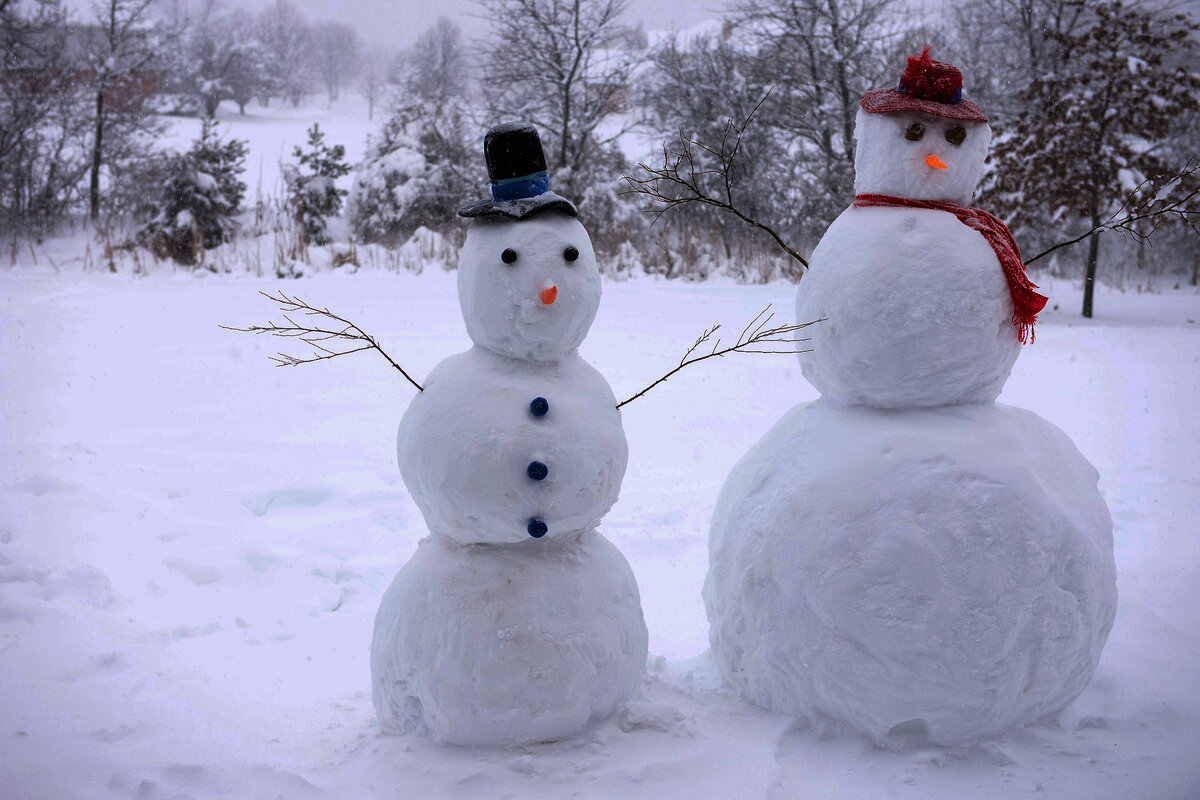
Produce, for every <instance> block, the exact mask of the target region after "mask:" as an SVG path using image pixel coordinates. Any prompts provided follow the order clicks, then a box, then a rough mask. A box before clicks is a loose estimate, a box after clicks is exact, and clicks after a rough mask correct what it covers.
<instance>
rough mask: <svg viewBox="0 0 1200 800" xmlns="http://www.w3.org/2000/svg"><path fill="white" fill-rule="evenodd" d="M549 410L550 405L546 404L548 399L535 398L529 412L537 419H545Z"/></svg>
mask: <svg viewBox="0 0 1200 800" xmlns="http://www.w3.org/2000/svg"><path fill="white" fill-rule="evenodd" d="M549 410H550V404H549V403H548V402H546V398H544V397H535V398H533V402H531V403H530V404H529V411H530V412H531V413H532V414H533V415H534V416H535V417H544V416H546V412H547V411H549Z"/></svg>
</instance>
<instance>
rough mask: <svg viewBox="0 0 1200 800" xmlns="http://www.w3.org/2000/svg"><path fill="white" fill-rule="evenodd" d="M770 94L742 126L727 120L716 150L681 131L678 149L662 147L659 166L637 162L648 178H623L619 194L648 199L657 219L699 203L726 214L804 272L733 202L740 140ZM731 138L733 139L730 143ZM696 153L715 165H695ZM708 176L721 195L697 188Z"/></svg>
mask: <svg viewBox="0 0 1200 800" xmlns="http://www.w3.org/2000/svg"><path fill="white" fill-rule="evenodd" d="M770 94H771V89H768V90H767V91H766V93H765V94H764V95H763V96H762V99H760V100H759V101H758V103H756V104H755V106H754V108H752V109H751V110H750V113H749V114H747V115H746V119H744V120H743V121H742V122H741V124H735V123H734V121H733V119H732V118H730V119H728V120H726V122H725V131H724V133H723V134H722V135H721V144H720V146H719V147H718V146H710V145H706V144H703V143H701V142H698V141H696V140H694V139H689V138H688V137H687V135H686V134H684V132H683V131H682V130H680V131H679V148H678V149H675V150H673V149H671V148H669V147H668V146H667V145H666V144H665V143H664V144H663V165H662V166H661V167H648V166H646V165H645V164H642V163H639V164H638V166H639V167H641V168H642V169H643V170H644V171H645V172H646V173H648V175H649V177H645V178H635V177H633V176H630V175H626V176H625V177H624V180H625V182H626V183H628V184H629V189H627V190H626V191H624V192H622V194H640V195H642V196H644V197H646V198H648V199H649V200H650V201H651V204H652V205H651V207H650V208H648V209H647V210H648V211H650V212H651V213H653V214H654V215H655V217H656V218H657V217H661V216H662V215H663V214H665V213H666V212H667V211H669V210H670V209H672V208H675V207H677V206H683V205H687V204H689V203H700V204H702V205H708V206H712V207H713V208H719V209H721V210H723V211H728V212H729V213H731V214H733V215H734V216H735V217H737V218H738V219H740V220H742V221H743V222H746V223H749V224H750V225H752V226H754V227H755V228H758V229H759V230H761V231H763V232H765V233H766V234H767V235H769V236H770V237H771V238H772V239H774V240H775V244H777V245H779V247H780V249H782V250H783V251H784V252H785V253H787V254H788V255H789V256H791V257H792V258H794V259H796V260H797V261H799V262H800V264H801V265H802V266H803V267H804V268H805V269H807V268H808V261H806V260H805V258H804V256H802V255H800V253H798V252H797V251H796V250H795V249H794V248H792V247H791V246H789V245H788V243H787V242H785V241H784V240H783V237H782V236H780V235H779V232H778V231H776V230H775V229H774V228H772V227H771V226H769V225H767V224H766V223H764V222H762V221H761V220H759V219H756V218H754V217H752V216H751V215H749V214H747V213H746V212H745V211H743V210H742V209H741V208H738V206H737V203H736V202H735V201H734V199H733V183H734V181H733V168H734V162H735V160H736V159H737V155H738V151H739V149H740V148H741V144H742V137H743V136H745V134H746V129H747V128H749V127H750V124H751V123H752V122H753V121H754V117H755V115H756V114H757V113H758V111H759V109H760V108H762V105H763V103H765V102H766V101H767V98H768V97H769V96H770ZM730 137H732V141H731V139H730ZM697 150H699V151H702V152H703V153H705V154H708V155H710V156H712V157H714V158H716V160H717V165H716V166H714V167H711V168H705V167H703V166H701V165H699V164H697ZM701 158H703V156H701ZM709 175H712V176H716V177H717V178H718V179H719V181H720V184H721V190H720V196H717V195H713V194H709V192H708V191H707V189H705V188H704V187H703V186H701V185H700V179H701V178H702V177H704V176H709ZM669 189H674V190H675V192H679V193H678V194H676V193H674V192H670V191H669Z"/></svg>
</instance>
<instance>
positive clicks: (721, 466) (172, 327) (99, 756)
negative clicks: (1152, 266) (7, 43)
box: [0, 266, 1200, 800]
mask: <svg viewBox="0 0 1200 800" xmlns="http://www.w3.org/2000/svg"><path fill="white" fill-rule="evenodd" d="M275 288H278V285H277V283H276V282H275V281H264V280H258V279H252V278H248V277H239V276H227V277H221V278H214V277H211V276H210V277H203V276H201V277H192V276H191V275H186V274H183V273H177V274H174V275H155V276H152V277H150V278H147V279H134V278H131V277H129V276H128V275H126V274H121V275H115V276H110V275H99V274H87V275H81V274H78V273H77V272H74V271H71V272H70V273H69V274H68V273H67V272H64V273H63V274H54V273H52V272H50V271H49V270H48V269H47V268H46V267H45V266H42V267H39V268H33V267H22V268H17V269H6V270H4V271H2V272H0V315H2V318H3V324H2V326H0V385H3V386H4V394H3V402H2V404H0V437H2V438H0V452H3V453H4V456H3V458H2V459H0V676H3V680H0V787H3V790H0V796H3V797H5V798H76V797H78V798H123V797H137V798H148V799H153V798H172V797H194V798H208V797H246V798H265V797H276V796H278V797H285V798H305V797H345V798H371V797H396V798H418V797H421V798H425V797H438V798H440V797H487V798H498V797H519V798H522V800H529V799H531V798H561V797H568V796H577V797H595V798H614V797H647V798H655V800H670V799H671V798H720V797H731V796H738V797H779V798H801V797H814V798H831V797H847V798H851V797H853V798H863V797H871V798H875V797H911V798H961V797H967V796H969V797H972V798H1001V797H1003V798H1007V797H1022V796H1026V795H1034V794H1037V795H1038V796H1039V797H1053V798H1059V797H1062V798H1068V797H1070V798H1075V797H1089V798H1131V797H1155V798H1166V799H1167V800H1170V799H1172V798H1178V799H1182V798H1188V797H1196V796H1197V795H1198V794H1200V766H1198V764H1200V760H1197V759H1196V757H1195V756H1196V753H1197V752H1200V595H1198V593H1197V592H1196V587H1197V586H1198V585H1200V543H1198V542H1197V536H1196V534H1197V532H1198V531H1197V520H1198V519H1200V464H1198V463H1197V459H1196V453H1197V452H1200V413H1198V412H1197V406H1196V400H1197V398H1198V397H1200V296H1197V295H1179V296H1122V295H1115V294H1109V293H1102V294H1101V295H1100V297H1099V298H1098V301H1097V307H1098V309H1099V310H1100V313H1101V317H1100V319H1098V320H1096V321H1094V322H1084V321H1082V320H1080V319H1079V318H1077V317H1076V316H1075V313H1076V307H1077V303H1078V296H1077V295H1078V292H1077V289H1076V288H1075V287H1071V286H1067V285H1059V286H1054V287H1051V288H1052V295H1053V300H1052V301H1053V302H1061V303H1062V304H1063V305H1064V307H1065V308H1064V309H1063V310H1061V311H1054V310H1051V311H1048V312H1047V313H1046V314H1045V315H1044V317H1043V321H1042V322H1041V323H1039V327H1038V338H1037V343H1036V344H1035V345H1033V346H1032V347H1030V348H1027V350H1026V352H1025V353H1024V354H1023V355H1022V358H1021V359H1020V360H1019V361H1018V362H1017V365H1016V368H1015V369H1014V371H1013V376H1012V378H1011V380H1010V381H1009V383H1008V388H1007V390H1006V392H1005V394H1004V395H1003V396H1002V397H1001V400H1002V401H1003V402H1005V403H1009V404H1012V405H1018V406H1024V407H1027V408H1030V409H1032V410H1034V411H1036V412H1037V413H1039V414H1041V415H1042V416H1044V417H1046V418H1047V419H1049V420H1050V421H1051V422H1053V423H1054V424H1056V425H1058V426H1060V427H1062V428H1063V429H1064V430H1065V431H1066V432H1067V434H1068V435H1070V436H1071V438H1072V439H1073V440H1074V441H1075V443H1076V444H1077V445H1078V446H1079V448H1080V450H1082V451H1083V453H1084V454H1085V455H1087V456H1088V457H1089V458H1090V459H1091V460H1092V461H1093V463H1095V464H1096V466H1097V467H1098V468H1099V469H1100V471H1101V474H1102V476H1103V478H1102V481H1101V488H1102V489H1103V491H1104V493H1105V497H1106V499H1107V501H1108V503H1109V506H1110V507H1111V509H1112V512H1113V516H1114V519H1115V524H1116V541H1117V553H1116V554H1117V568H1118V580H1119V588H1120V592H1121V600H1120V608H1119V612H1118V617H1117V622H1116V625H1115V627H1114V630H1113V633H1112V637H1111V639H1110V641H1109V644H1108V647H1107V649H1106V650H1105V653H1104V657H1103V659H1102V661H1101V664H1100V668H1099V671H1098V673H1097V677H1096V679H1095V681H1094V682H1093V685H1092V686H1091V687H1090V688H1089V689H1088V690H1087V691H1086V692H1085V693H1084V694H1083V696H1082V697H1081V698H1080V699H1079V700H1078V701H1077V702H1076V703H1075V704H1074V705H1072V706H1071V707H1070V708H1068V710H1067V711H1066V712H1065V713H1064V714H1063V716H1062V718H1061V719H1060V720H1059V721H1058V722H1057V723H1052V724H1043V725H1038V726H1034V727H1030V728H1027V729H1023V730H1019V731H1015V732H1012V733H1010V734H1008V735H1007V736H1004V737H1002V738H1000V739H997V740H992V741H988V742H985V743H983V744H981V745H979V746H977V747H975V748H971V749H969V750H965V751H948V750H945V749H939V748H927V749H918V750H915V751H911V752H904V753H893V752H889V751H881V750H877V749H875V748H873V747H872V746H871V745H870V744H869V743H868V742H866V741H865V740H863V739H861V738H858V737H855V736H848V735H844V734H840V733H839V732H837V731H830V730H826V729H820V730H811V729H807V728H803V727H801V728H797V727H795V726H794V725H793V723H792V721H791V720H788V719H785V718H783V717H779V716H775V715H772V714H768V713H766V712H763V711H760V710H757V709H754V708H752V707H749V706H746V705H744V704H742V703H741V702H740V701H738V700H737V699H735V698H734V697H732V696H731V695H730V694H729V693H728V691H727V690H724V689H722V688H721V686H720V685H719V682H718V681H717V679H716V678H714V673H713V670H712V668H711V666H710V665H709V664H708V663H707V661H706V659H705V657H703V656H702V653H703V652H704V651H705V649H706V647H707V622H706V620H705V618H704V611H703V605H702V603H701V601H700V586H701V583H702V582H703V579H704V574H705V570H706V563H707V525H708V518H709V516H710V514H711V512H712V508H713V504H714V502H715V498H716V493H717V490H718V489H719V487H720V485H721V483H722V481H723V480H724V477H725V475H726V474H727V473H728V471H729V469H730V468H731V467H732V466H733V464H734V462H735V461H736V460H737V459H738V458H739V457H740V456H741V455H742V454H743V453H744V452H745V451H746V450H747V449H748V448H749V447H750V446H751V445H752V444H753V443H754V442H755V441H757V440H758V438H759V437H760V436H761V435H762V434H763V433H764V432H765V431H766V429H767V428H768V427H770V425H771V424H773V423H774V422H775V421H776V420H777V419H778V418H779V417H780V416H781V415H782V414H783V413H784V412H785V411H786V410H787V409H788V408H790V407H791V406H792V405H794V404H795V403H796V402H799V401H801V400H808V399H812V398H813V397H815V392H814V391H813V390H812V389H811V388H810V387H809V386H808V385H807V384H806V383H805V382H804V381H803V379H802V378H801V377H800V370H799V366H798V365H797V363H796V361H795V359H793V358H791V357H787V356H780V357H775V356H759V357H747V358H742V359H741V360H737V359H726V360H724V361H721V362H719V363H716V364H713V363H711V362H709V363H707V364H705V365H702V366H699V367H694V368H691V369H690V370H688V371H686V372H684V373H682V374H681V375H679V376H677V377H676V378H673V379H672V380H671V381H670V382H668V383H667V384H666V385H665V386H663V387H660V388H659V389H656V390H655V391H654V392H653V393H651V394H650V395H649V396H648V397H646V398H644V399H641V400H638V401H637V402H635V403H633V404H631V405H630V406H628V407H627V408H626V409H625V410H624V411H623V416H624V424H625V429H626V434H627V436H628V440H629V446H630V466H629V470H628V473H627V475H626V478H625V483H624V489H623V491H622V493H621V499H620V500H619V501H618V503H617V505H616V507H615V508H614V509H613V511H612V512H611V513H610V514H609V515H608V517H607V518H606V520H605V523H604V525H603V528H602V529H603V530H604V532H605V534H606V535H607V536H608V537H610V538H611V539H612V540H613V541H614V543H615V544H617V546H618V547H620V548H621V550H622V552H624V553H625V555H626V556H627V557H628V559H629V561H630V563H631V565H632V566H633V569H634V572H635V573H636V575H637V578H638V581H639V583H640V585H641V591H642V598H643V605H644V609H645V614H646V623H647V625H648V627H649V629H650V651H651V671H650V677H649V678H648V680H647V682H646V684H645V687H644V702H642V703H640V704H637V705H634V706H632V707H631V708H630V709H629V710H628V711H627V712H626V714H624V715H623V717H621V718H619V719H616V720H613V721H610V722H607V723H604V724H602V725H599V726H597V727H596V728H594V729H593V730H591V731H589V732H588V733H587V734H585V735H584V736H581V737H579V738H578V739H576V740H572V741H569V742H566V743H561V744H556V745H546V746H536V747H529V748H522V749H520V750H514V751H491V750H473V749H463V748H438V747H435V746H433V745H431V744H429V743H428V742H426V741H423V740H420V739H415V738H412V737H390V736H381V735H379V734H378V733H377V731H376V726H375V722H374V714H373V710H372V708H371V703H370V693H369V669H368V648H369V645H370V638H371V623H372V618H373V616H374V613H375V609H376V607H377V605H378V603H379V599H380V597H381V595H382V593H383V590H384V589H385V588H386V586H387V584H388V582H389V581H390V580H391V578H392V576H393V575H394V574H395V572H396V571H397V570H398V569H399V568H400V566H401V565H402V564H403V563H404V562H405V561H406V560H407V559H408V557H409V556H410V555H411V554H412V552H413V551H414V549H415V547H416V543H417V541H418V540H419V539H420V538H421V537H422V535H423V534H424V530H423V523H422V520H421V517H420V514H419V513H418V511H417V509H416V507H415V506H414V504H413V502H412V501H411V499H410V498H409V497H408V495H407V493H406V492H405V490H404V487H403V485H402V484H401V483H400V480H399V475H398V471H397V468H396V464H395V450H394V436H395V430H396V425H397V422H398V421H399V418H400V415H401V413H402V411H403V409H404V408H405V407H406V405H407V403H408V402H409V400H410V399H411V396H412V395H411V389H410V388H408V387H407V385H406V384H405V383H404V382H403V380H402V379H401V378H400V376H399V375H397V374H394V373H393V372H392V371H390V368H388V367H387V365H386V364H385V363H384V362H383V360H382V359H379V358H377V357H374V356H373V354H361V355H358V356H355V357H353V358H347V359H342V360H338V361H333V362H328V363H325V364H320V365H313V366H306V367H302V368H299V369H275V368H273V367H271V366H270V364H269V362H268V361H267V360H266V357H267V355H268V354H270V353H272V352H274V350H275V345H276V344H277V343H276V341H274V340H267V339H261V338H259V339H256V338H253V337H249V336H245V335H236V334H232V333H227V332H225V331H222V330H219V329H218V328H217V323H219V322H225V323H248V322H260V321H263V320H265V319H266V318H267V317H268V316H271V315H272V312H273V309H272V308H270V307H269V306H268V305H267V304H266V303H265V301H263V300H261V298H258V297H257V295H256V294H255V292H256V290H258V289H275ZM282 288H285V289H287V290H289V291H295V292H297V293H299V294H300V295H301V296H302V297H304V298H305V299H309V300H312V301H316V302H319V303H321V304H328V305H329V306H331V307H332V308H333V309H335V310H337V311H339V312H342V313H344V314H345V315H347V316H349V317H350V318H351V319H353V320H355V321H357V322H360V323H361V324H362V325H363V327H365V328H366V329H368V330H370V331H372V332H373V333H375V334H377V335H378V337H379V339H380V341H381V342H382V343H383V344H384V346H385V347H386V348H387V349H388V350H389V351H390V352H392V353H393V354H394V355H396V356H397V357H399V358H400V359H401V361H402V362H403V363H404V364H405V366H406V367H411V368H412V370H414V371H415V373H416V374H417V375H418V376H424V375H425V374H426V373H427V372H428V371H429V369H431V368H432V366H433V365H434V364H436V363H437V362H438V361H439V360H441V359H442V358H444V357H445V356H446V355H448V354H450V353H452V352H456V351H459V350H462V349H465V348H466V346H467V338H466V334H465V331H464V329H463V324H462V320H461V317H460V314H459V311H458V305H457V299H456V294H455V289H454V276H453V275H451V274H446V273H442V272H440V271H439V270H436V269H430V270H426V272H425V273H424V274H423V275H421V276H413V275H408V274H401V275H393V274H383V273H378V272H371V271H362V272H360V273H359V274H357V275H353V276H351V275H345V274H339V273H325V274H321V275H318V276H317V277H315V278H312V279H306V280H303V281H298V282H292V283H290V284H285V285H283V287H282ZM793 292H794V288H793V287H790V286H786V285H781V284H776V285H771V286H765V287H736V286H730V285H722V284H709V285H702V286H697V285H682V284H673V283H665V282H660V281H655V280H649V279H640V280H633V281H627V282H622V283H606V284H605V297H604V300H603V301H602V303H601V307H600V313H599V315H598V317H597V320H596V323H595V325H594V327H593V329H592V333H591V335H590V336H589V338H588V339H587V341H586V342H585V343H584V346H583V349H582V352H583V355H584V357H585V358H586V359H588V360H589V361H590V362H592V363H593V364H594V365H595V366H596V367H597V368H598V369H600V371H601V372H602V373H604V375H605V376H606V378H607V379H608V381H609V383H611V384H612V386H613V388H614V390H615V392H616V394H617V395H618V397H620V398H624V397H626V396H629V395H630V394H633V393H634V392H635V391H637V390H638V389H640V388H642V386H644V385H645V384H646V383H648V382H650V381H651V380H652V379H653V378H654V377H656V376H657V375H659V374H661V373H662V372H665V371H666V369H668V368H669V367H670V366H671V365H672V364H673V363H674V362H675V361H676V360H677V359H678V357H679V355H680V354H681V352H682V350H683V349H684V348H685V347H686V346H687V345H688V344H690V343H691V342H692V340H693V339H694V338H695V336H696V335H697V334H698V333H699V331H700V330H702V329H703V328H704V327H705V326H707V325H708V324H710V323H712V322H716V321H720V322H724V323H725V324H726V325H727V326H728V327H730V328H737V329H739V330H740V326H741V325H742V324H744V323H745V321H746V320H748V319H749V318H750V317H751V316H753V315H754V313H755V312H757V311H758V310H759V309H760V308H761V307H762V306H764V305H766V304H767V303H768V302H770V303H774V304H775V307H776V309H778V310H779V312H780V315H781V317H783V318H784V319H787V318H790V309H791V307H792V297H793ZM275 316H278V315H277V314H275ZM818 467H819V465H814V468H818Z"/></svg>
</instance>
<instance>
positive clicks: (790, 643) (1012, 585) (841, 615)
mask: <svg viewBox="0 0 1200 800" xmlns="http://www.w3.org/2000/svg"><path fill="white" fill-rule="evenodd" d="M1096 479H1097V474H1096V470H1095V468H1093V467H1092V466H1091V465H1090V464H1089V463H1088V462H1087V461H1086V460H1085V459H1084V458H1083V457H1082V456H1081V455H1080V454H1079V452H1078V451H1077V450H1076V449H1075V448H1074V446H1073V445H1072V444H1071V441H1070V440H1069V439H1068V438H1067V437H1066V436H1065V435H1064V434H1063V433H1062V431H1060V430H1058V429H1057V428H1055V427H1054V426H1053V425H1051V424H1049V423H1048V422H1046V421H1045V420H1043V419H1041V418H1039V417H1038V416H1037V415H1036V414H1032V413H1030V412H1028V411H1024V410H1022V409H1017V408H1009V407H1006V406H995V405H992V404H991V403H986V404H984V403H979V404H964V405H957V406H948V407H942V408H919V409H904V410H882V409H873V408H868V407H862V406H858V407H844V406H838V405H836V404H834V403H831V402H829V401H828V400H820V401H817V402H815V403H812V404H801V405H799V406H797V407H796V408H794V409H792V410H791V411H789V412H788V413H787V414H786V415H785V416H784V418H783V419H782V420H780V421H779V422H778V423H777V424H776V425H775V426H774V427H773V428H772V429H771V430H770V431H769V432H768V433H767V434H766V435H765V436H764V437H763V438H762V439H761V440H760V441H759V443H758V444H756V445H755V446H754V448H753V449H752V450H751V451H750V452H749V453H747V454H746V456H745V457H744V458H743V459H742V460H741V461H739V462H738V464H737V466H736V467H735V468H734V470H733V472H732V474H731V475H730V477H729V479H728V480H727V481H726V483H725V486H724V487H723V488H722V490H721V497H720V499H719V500H718V502H717V508H716V511H715V513H714V516H713V526H712V537H711V540H710V554H711V555H710V564H711V567H710V571H709V576H708V580H707V582H706V583H705V590H704V595H705V603H706V606H707V608H708V614H709V619H710V621H711V623H712V632H711V634H710V638H711V642H712V647H713V653H714V657H715V658H716V659H717V661H718V663H719V664H720V665H721V667H722V674H724V675H725V676H726V677H727V678H728V679H729V681H730V682H731V683H733V684H734V685H735V686H736V687H737V689H738V691H739V692H740V693H741V694H742V695H743V696H745V697H748V698H750V699H752V700H753V701H754V702H755V703H756V704H758V705H762V706H764V707H767V708H772V709H775V710H778V711H781V712H786V713H790V714H793V715H795V716H797V717H813V716H814V715H816V714H823V715H828V716H829V717H832V718H834V719H838V720H843V721H845V722H847V723H849V724H850V725H852V726H853V727H854V728H855V729H857V730H859V731H861V732H863V733H864V734H866V735H868V736H870V737H871V738H872V739H873V740H875V741H877V742H879V743H880V744H881V745H882V746H896V745H897V743H898V742H897V740H899V743H900V744H903V743H905V742H906V740H911V739H916V740H921V741H925V740H928V741H933V742H937V743H940V744H946V745H958V744H961V743H963V742H969V741H972V740H976V739H978V738H980V737H984V736H994V735H996V734H998V733H1002V732H1004V731H1005V730H1007V729H1008V728H1009V727H1011V726H1013V725H1014V724H1022V723H1027V722H1033V721H1036V720H1038V719H1042V718H1044V717H1046V716H1047V715H1049V714H1052V713H1054V712H1057V711H1059V710H1060V709H1062V708H1063V707H1064V706H1066V705H1067V704H1068V703H1070V702H1071V701H1072V700H1074V699H1075V697H1077V696H1078V695H1079V693H1080V692H1081V691H1083V689H1084V687H1086V686H1087V684H1088V681H1089V680H1090V679H1091V676H1092V672H1093V671H1094V670H1095V668H1096V664H1097V662H1098V661H1099V659H1100V653H1101V651H1102V649H1103V647H1104V643H1105V641H1106V640H1107V639H1108V634H1109V629H1110V628H1111V627H1112V623H1113V615H1114V614H1115V613H1116V609H1117V594H1116V575H1115V572H1114V568H1113V555H1112V552H1113V545H1112V522H1111V519H1110V518H1109V514H1108V509H1107V508H1106V507H1105V505H1104V501H1103V500H1102V499H1101V497H1100V494H1099V492H1097V490H1096Z"/></svg>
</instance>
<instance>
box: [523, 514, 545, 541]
mask: <svg viewBox="0 0 1200 800" xmlns="http://www.w3.org/2000/svg"><path fill="white" fill-rule="evenodd" d="M526 530H527V531H529V535H530V536H532V537H533V538H535V539H540V538H542V537H543V536H545V535H546V531H548V530H549V528H547V527H546V523H544V522H542V521H541V520H540V519H531V520H529V527H528V528H526Z"/></svg>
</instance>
